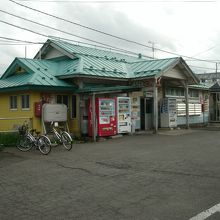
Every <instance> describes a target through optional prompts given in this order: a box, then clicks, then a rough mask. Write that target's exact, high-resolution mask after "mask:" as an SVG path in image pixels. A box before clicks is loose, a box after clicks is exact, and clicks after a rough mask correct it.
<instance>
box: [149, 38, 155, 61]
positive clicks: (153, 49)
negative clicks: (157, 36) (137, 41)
mask: <svg viewBox="0 0 220 220" xmlns="http://www.w3.org/2000/svg"><path fill="white" fill-rule="evenodd" d="M148 43H149V44H152V53H153V59H154V51H155V47H154V45H155V42H153V41H148Z"/></svg>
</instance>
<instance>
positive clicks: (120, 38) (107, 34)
mask: <svg viewBox="0 0 220 220" xmlns="http://www.w3.org/2000/svg"><path fill="white" fill-rule="evenodd" d="M9 1H10V2H13V3H15V4H17V5H20V6H22V7H25V8H28V9H30V10H33V11H35V12H39V13H41V14H44V15H47V16H50V17H53V18H56V19H59V20H62V21H65V22H68V23H70V24H74V25H77V26H80V27H82V28H85V29H88V30H91V31H95V32H97V33H100V34H104V35H106V36H110V37H113V38H116V39H118V40H123V41H126V42H129V43H133V44H136V45H138V46H142V47H145V48H150V49H152V47H150V46H147V45H145V44H142V43H139V42H136V41H133V40H129V39H126V38H123V37H119V36H116V35H113V34H109V33H106V32H104V31H100V30H98V29H95V28H91V27H88V26H86V25H82V24H79V23H76V22H73V21H70V20H67V19H64V18H61V17H58V16H55V15H52V14H49V13H46V12H43V11H40V10H37V9H35V8H32V7H29V6H26V5H24V4H21V3H18V2H16V1H14V0H9ZM154 49H155V50H157V51H160V52H163V53H168V54H171V55H175V56H181V57H185V58H189V59H194V60H198V61H204V62H210V63H213V61H212V60H204V59H197V58H194V57H190V56H186V55H180V54H178V53H174V52H170V51H166V50H163V49H159V48H154Z"/></svg>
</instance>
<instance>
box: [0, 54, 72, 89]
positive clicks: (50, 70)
mask: <svg viewBox="0 0 220 220" xmlns="http://www.w3.org/2000/svg"><path fill="white" fill-rule="evenodd" d="M19 69H20V70H19ZM56 69H57V63H56V62H54V61H48V60H35V59H26V58H16V59H15V60H14V61H13V62H12V63H11V65H10V66H9V67H8V69H7V70H6V71H5V73H4V74H3V75H2V77H1V80H0V89H1V90H4V89H7V90H8V89H9V88H12V87H13V88H14V87H18V88H20V89H24V88H34V87H35V88H36V86H38V88H42V87H50V88H53V89H54V90H55V89H59V88H62V89H64V90H65V89H74V88H75V87H74V86H73V85H72V84H70V83H68V82H66V81H64V80H60V79H58V78H57V77H55V73H56Z"/></svg>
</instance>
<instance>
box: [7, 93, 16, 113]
mask: <svg viewBox="0 0 220 220" xmlns="http://www.w3.org/2000/svg"><path fill="white" fill-rule="evenodd" d="M14 102H15V103H14ZM9 108H10V110H12V111H16V110H18V96H16V95H11V96H9Z"/></svg>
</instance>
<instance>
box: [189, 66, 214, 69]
mask: <svg viewBox="0 0 220 220" xmlns="http://www.w3.org/2000/svg"><path fill="white" fill-rule="evenodd" d="M188 66H190V67H194V68H198V69H207V70H215V68H209V67H202V66H194V65H188Z"/></svg>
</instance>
